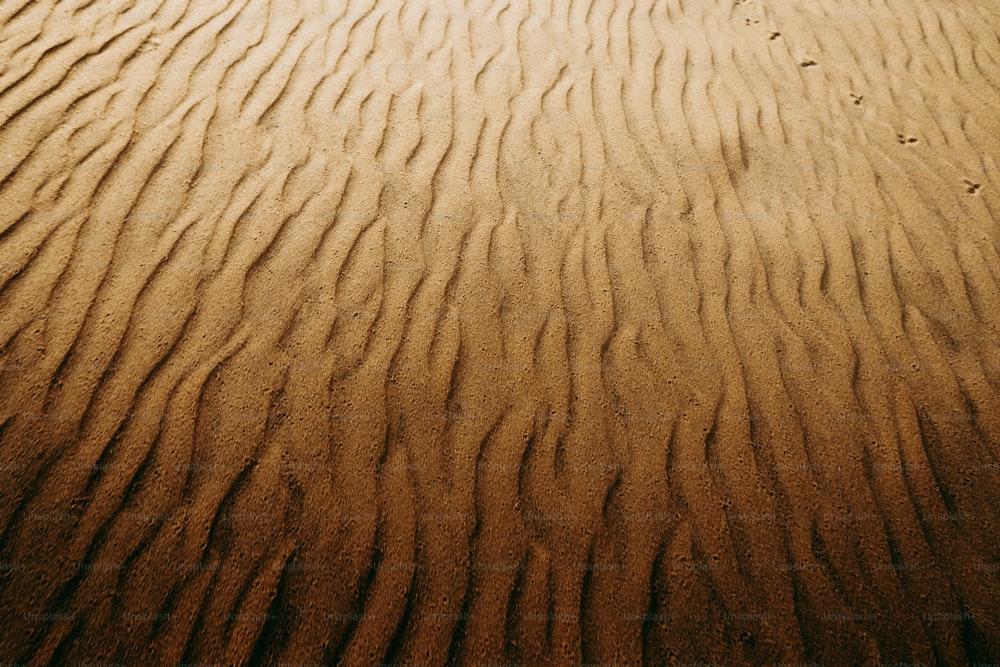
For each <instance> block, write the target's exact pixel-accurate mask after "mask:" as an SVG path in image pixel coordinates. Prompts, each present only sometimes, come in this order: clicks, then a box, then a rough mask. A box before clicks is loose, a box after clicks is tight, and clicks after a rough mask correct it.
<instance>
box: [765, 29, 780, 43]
mask: <svg viewBox="0 0 1000 667" xmlns="http://www.w3.org/2000/svg"><path fill="white" fill-rule="evenodd" d="M779 37H781V33H780V32H778V31H777V30H770V31H768V33H767V38H768V39H769V40H771V41H772V42H773V41H774V40H776V39H778V38H779Z"/></svg>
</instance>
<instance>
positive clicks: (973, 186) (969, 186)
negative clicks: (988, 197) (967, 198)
mask: <svg viewBox="0 0 1000 667" xmlns="http://www.w3.org/2000/svg"><path fill="white" fill-rule="evenodd" d="M962 181H963V182H964V183H965V191H966V192H968V193H969V194H970V195H974V194H978V193H979V189H980V188H981V187H983V185H982V183H976V182H974V181H970V180H969V179H967V178H963V179H962Z"/></svg>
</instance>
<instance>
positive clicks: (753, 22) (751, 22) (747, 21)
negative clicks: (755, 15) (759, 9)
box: [743, 19, 760, 25]
mask: <svg viewBox="0 0 1000 667" xmlns="http://www.w3.org/2000/svg"><path fill="white" fill-rule="evenodd" d="M743 23H744V24H746V25H757V24H758V23H760V19H743Z"/></svg>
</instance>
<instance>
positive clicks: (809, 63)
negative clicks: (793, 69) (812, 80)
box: [799, 58, 819, 67]
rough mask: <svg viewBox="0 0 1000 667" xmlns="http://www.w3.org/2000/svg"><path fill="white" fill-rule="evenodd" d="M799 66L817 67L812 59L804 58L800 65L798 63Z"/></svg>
mask: <svg viewBox="0 0 1000 667" xmlns="http://www.w3.org/2000/svg"><path fill="white" fill-rule="evenodd" d="M799 65H801V66H802V67H816V66H817V65H819V63H818V62H816V61H815V60H813V59H812V58H806V59H805V60H803V61H802V62H801V63H799Z"/></svg>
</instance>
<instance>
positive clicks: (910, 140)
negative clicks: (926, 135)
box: [896, 133, 920, 144]
mask: <svg viewBox="0 0 1000 667" xmlns="http://www.w3.org/2000/svg"><path fill="white" fill-rule="evenodd" d="M896 141H898V142H899V143H901V144H916V143H919V142H920V140H919V139H917V138H916V137H911V136H908V135H905V134H899V133H896Z"/></svg>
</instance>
